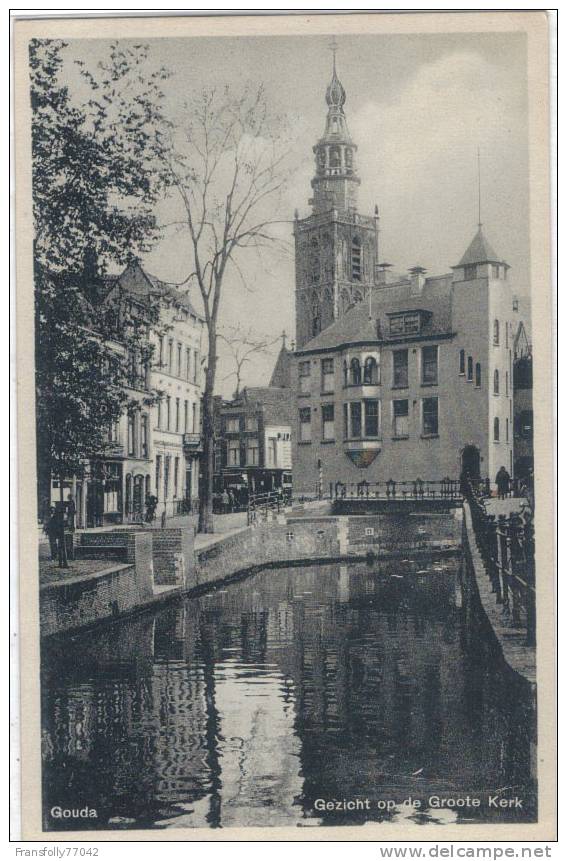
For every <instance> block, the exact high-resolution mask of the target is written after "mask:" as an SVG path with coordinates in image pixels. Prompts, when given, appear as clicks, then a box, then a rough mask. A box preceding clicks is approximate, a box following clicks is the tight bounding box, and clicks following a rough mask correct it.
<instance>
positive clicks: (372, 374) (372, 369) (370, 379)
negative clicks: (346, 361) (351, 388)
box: [364, 356, 378, 386]
mask: <svg viewBox="0 0 567 861" xmlns="http://www.w3.org/2000/svg"><path fill="white" fill-rule="evenodd" d="M364 382H365V384H367V385H370V386H375V385H377V383H378V362H377V361H376V359H375V358H374V356H368V358H367V359H366V360H365V362H364Z"/></svg>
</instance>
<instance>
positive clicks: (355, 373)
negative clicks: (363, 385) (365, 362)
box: [350, 358, 361, 386]
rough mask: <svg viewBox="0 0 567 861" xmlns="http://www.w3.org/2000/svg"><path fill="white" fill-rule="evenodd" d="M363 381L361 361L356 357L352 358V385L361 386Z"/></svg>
mask: <svg viewBox="0 0 567 861" xmlns="http://www.w3.org/2000/svg"><path fill="white" fill-rule="evenodd" d="M360 381H361V373H360V362H359V360H358V359H356V358H354V359H351V360H350V384H351V386H359V385H360Z"/></svg>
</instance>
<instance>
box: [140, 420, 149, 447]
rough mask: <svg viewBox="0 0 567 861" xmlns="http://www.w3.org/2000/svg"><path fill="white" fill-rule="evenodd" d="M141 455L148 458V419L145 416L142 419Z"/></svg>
mask: <svg viewBox="0 0 567 861" xmlns="http://www.w3.org/2000/svg"><path fill="white" fill-rule="evenodd" d="M140 454H141V456H142V457H147V456H148V417H147V416H146V415H143V416H142V417H141V419H140Z"/></svg>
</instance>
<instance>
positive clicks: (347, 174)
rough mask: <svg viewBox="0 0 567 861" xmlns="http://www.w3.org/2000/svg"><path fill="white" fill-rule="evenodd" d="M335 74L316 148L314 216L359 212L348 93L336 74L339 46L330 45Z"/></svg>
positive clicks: (326, 97)
mask: <svg viewBox="0 0 567 861" xmlns="http://www.w3.org/2000/svg"><path fill="white" fill-rule="evenodd" d="M331 50H332V52H333V72H332V76H331V81H330V83H329V86H328V87H327V91H326V94H325V100H326V102H327V108H328V109H327V120H326V123H325V131H324V133H323V136H322V137H321V138H320V139H319V141H318V142H317V143H316V144H315V146H314V147H313V152H314V153H315V159H316V174H315V177H314V178H313V179H312V181H311V186H312V188H313V191H314V196H313V199H312V200H311V201H310V202H311V203H312V205H313V210H314V212H327V211H328V210H330V209H337V210H340V211H346V210H351V209H355V208H356V190H357V186H358V185H359V184H360V180H359V179H358V177H357V175H356V169H355V165H354V154H355V152H356V145H355V144H354V143H353V142H352V138H351V136H350V132H349V130H348V125H347V121H346V116H345V112H344V105H345V102H346V91H345V88H344V87H343V85H342V83H341V81H340V80H339V76H338V74H337V59H336V53H337V43H336V41H333V42H332V43H331Z"/></svg>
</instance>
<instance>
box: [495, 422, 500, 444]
mask: <svg viewBox="0 0 567 861" xmlns="http://www.w3.org/2000/svg"><path fill="white" fill-rule="evenodd" d="M494 442H500V419H499V418H495V419H494Z"/></svg>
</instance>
